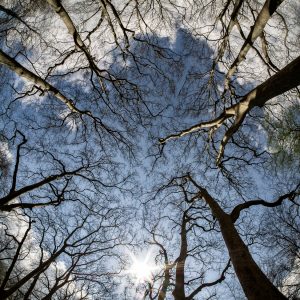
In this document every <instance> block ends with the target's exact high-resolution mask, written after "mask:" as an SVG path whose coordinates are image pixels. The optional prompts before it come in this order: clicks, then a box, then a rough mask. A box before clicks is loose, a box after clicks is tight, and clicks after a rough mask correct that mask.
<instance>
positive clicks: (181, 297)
mask: <svg viewBox="0 0 300 300" xmlns="http://www.w3.org/2000/svg"><path fill="white" fill-rule="evenodd" d="M186 225H187V220H186V212H185V213H184V214H183V217H182V223H181V232H180V236H181V246H180V254H179V257H178V261H177V264H176V275H175V289H174V291H173V296H174V298H175V300H185V299H186V298H185V290H184V267H185V261H186V258H187V249H188V246H187V236H186V231H187V230H186Z"/></svg>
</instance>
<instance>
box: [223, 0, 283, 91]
mask: <svg viewBox="0 0 300 300" xmlns="http://www.w3.org/2000/svg"><path fill="white" fill-rule="evenodd" d="M282 2H283V0H266V2H265V4H264V6H263V8H262V9H261V11H260V13H259V14H258V16H257V19H256V21H255V23H254V25H253V26H252V27H251V30H250V33H249V35H248V37H247V39H246V40H245V42H244V44H243V46H242V48H241V50H240V52H239V54H238V56H237V57H236V59H235V61H234V62H233V64H232V65H231V66H230V68H229V70H228V73H227V75H226V79H225V90H228V88H229V81H230V79H231V77H232V75H233V74H234V73H235V71H236V69H237V67H238V66H239V64H240V63H241V62H242V61H243V60H244V59H245V58H246V55H247V53H248V51H249V50H250V48H251V46H252V45H253V43H254V42H255V40H256V39H257V38H258V37H259V36H261V34H262V33H263V30H264V28H265V26H266V24H267V22H268V21H269V19H270V18H271V16H272V15H273V13H274V12H275V11H276V9H277V8H278V6H279V5H280V4H281V3H282Z"/></svg>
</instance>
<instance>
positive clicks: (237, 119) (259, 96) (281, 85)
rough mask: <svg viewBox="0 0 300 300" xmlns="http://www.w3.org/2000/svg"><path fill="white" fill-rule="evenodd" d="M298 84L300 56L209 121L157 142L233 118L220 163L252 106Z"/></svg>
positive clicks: (222, 147) (215, 125)
mask: <svg viewBox="0 0 300 300" xmlns="http://www.w3.org/2000/svg"><path fill="white" fill-rule="evenodd" d="M298 85H300V56H299V57H298V58H296V59H295V60H293V61H292V62H291V63H289V64H288V65H287V66H285V67H284V68H283V69H282V70H281V71H279V72H278V73H276V74H275V75H273V76H272V77H270V78H269V79H268V80H266V81H265V82H263V83H262V84H260V85H259V86H258V87H256V88H254V89H253V90H252V91H250V92H249V93H248V94H247V95H245V96H244V97H243V98H242V100H241V101H240V102H238V103H236V104H234V105H232V106H230V107H228V108H226V109H225V110H224V111H223V112H222V113H221V114H220V115H219V116H218V117H217V118H215V119H213V120H211V121H206V122H201V123H198V124H196V125H193V126H192V127H190V128H187V129H184V130H182V131H180V132H179V133H176V134H170V135H168V136H167V137H165V138H161V139H159V142H160V143H161V144H165V143H166V142H167V141H169V140H171V139H176V138H180V137H183V136H185V135H187V134H191V133H193V132H195V131H199V130H200V129H203V128H210V129H211V130H213V132H214V131H215V130H217V129H218V128H219V127H220V126H222V125H224V124H225V121H226V120H227V119H230V118H233V119H234V122H233V124H232V125H231V126H230V127H229V129H228V130H227V131H226V132H225V134H224V136H223V139H222V141H221V144H220V147H219V152H218V156H217V162H216V163H217V165H220V163H221V159H222V157H223V155H224V151H225V146H226V145H227V143H228V141H229V140H230V139H231V137H232V136H233V134H234V133H235V132H236V131H237V130H238V129H239V128H240V126H241V125H242V123H243V121H244V119H245V117H246V116H247V114H248V113H249V112H250V111H251V110H252V109H253V108H254V107H263V106H264V105H265V104H266V102H267V101H268V100H270V99H272V98H274V97H276V96H278V95H281V94H283V93H285V92H287V91H289V90H290V89H293V88H296V87H297V86H298Z"/></svg>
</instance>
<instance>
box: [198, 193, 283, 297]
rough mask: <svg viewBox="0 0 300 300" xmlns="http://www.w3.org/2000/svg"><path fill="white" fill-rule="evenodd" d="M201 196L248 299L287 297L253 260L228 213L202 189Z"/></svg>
mask: <svg viewBox="0 0 300 300" xmlns="http://www.w3.org/2000/svg"><path fill="white" fill-rule="evenodd" d="M201 196H202V197H203V198H204V200H205V201H206V203H207V204H208V205H209V207H210V209H211V210H212V213H213V215H214V216H215V217H216V219H217V220H218V222H219V224H220V227H221V232H222V236H223V239H224V241H225V243H226V246H227V249H228V252H229V256H230V258H231V261H232V265H233V267H234V270H235V273H236V275H237V277H238V279H239V282H240V284H241V286H242V288H243V290H244V292H245V295H246V297H247V298H248V299H249V300H271V299H272V300H277V299H278V300H279V299H282V300H283V299H287V298H286V297H285V296H284V295H283V294H281V293H280V292H279V290H278V289H277V288H276V287H275V286H274V285H273V284H272V283H271V282H270V281H269V279H268V278H267V277H266V275H265V274H264V273H263V272H262V271H261V269H260V268H259V267H258V265H257V264H256V263H255V261H254V260H253V258H252V256H251V254H250V252H249V250H248V247H247V246H246V245H245V243H244V242H243V240H242V239H241V237H240V236H239V234H238V232H237V230H236V228H235V227H234V224H233V222H232V219H231V217H230V215H228V214H226V213H225V212H224V211H223V210H222V208H221V207H220V206H219V204H218V203H217V202H216V201H215V200H214V199H213V198H212V197H211V196H210V195H209V194H208V192H207V191H206V190H204V189H202V190H201Z"/></svg>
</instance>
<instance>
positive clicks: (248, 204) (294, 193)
mask: <svg viewBox="0 0 300 300" xmlns="http://www.w3.org/2000/svg"><path fill="white" fill-rule="evenodd" d="M299 187H300V183H299V184H298V186H297V187H296V188H295V189H294V190H293V191H291V192H290V193H287V194H285V195H282V196H280V197H279V198H278V199H277V200H276V201H274V202H268V201H265V200H261V199H259V200H250V201H247V202H245V203H242V204H239V205H237V206H236V207H235V208H234V209H233V210H232V212H231V214H230V216H231V219H232V222H233V223H235V222H236V221H237V219H238V218H239V216H240V213H241V211H242V210H244V209H247V208H249V207H251V206H254V205H263V206H266V207H276V206H279V205H281V204H282V202H283V201H284V200H290V201H293V200H294V199H295V197H296V196H298V195H300V192H299V191H297V190H298V189H299Z"/></svg>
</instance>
